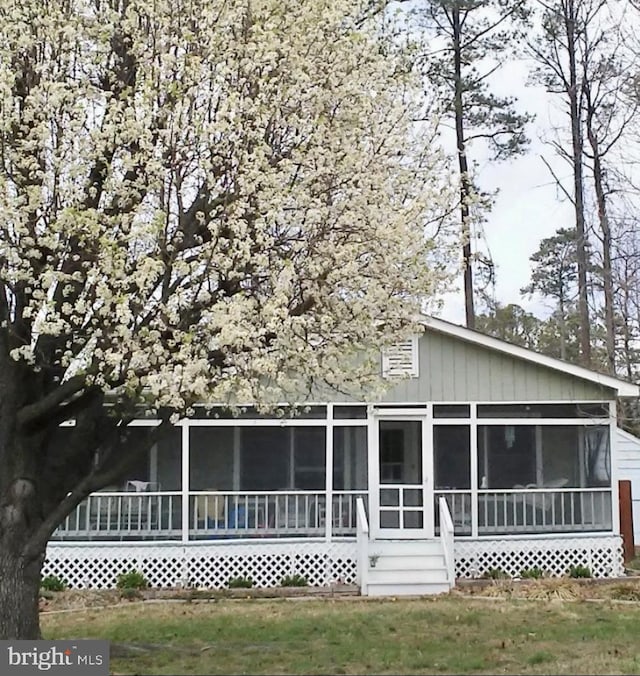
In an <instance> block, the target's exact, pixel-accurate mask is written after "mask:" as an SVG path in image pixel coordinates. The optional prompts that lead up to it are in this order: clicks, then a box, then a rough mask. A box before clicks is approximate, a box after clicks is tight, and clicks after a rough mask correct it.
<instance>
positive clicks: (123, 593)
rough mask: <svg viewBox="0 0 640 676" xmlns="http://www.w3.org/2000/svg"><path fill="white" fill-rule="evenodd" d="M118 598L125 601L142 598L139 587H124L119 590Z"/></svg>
mask: <svg viewBox="0 0 640 676" xmlns="http://www.w3.org/2000/svg"><path fill="white" fill-rule="evenodd" d="M120 598H121V599H124V600H125V601H137V600H138V599H141V598H142V594H141V593H140V590H139V589H134V588H133V587H125V588H123V589H121V590H120Z"/></svg>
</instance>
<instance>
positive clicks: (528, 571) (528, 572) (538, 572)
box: [520, 566, 544, 580]
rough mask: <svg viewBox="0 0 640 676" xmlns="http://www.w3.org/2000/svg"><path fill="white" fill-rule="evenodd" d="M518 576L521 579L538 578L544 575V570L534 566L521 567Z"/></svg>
mask: <svg viewBox="0 0 640 676" xmlns="http://www.w3.org/2000/svg"><path fill="white" fill-rule="evenodd" d="M520 577H521V578H522V579H523V580H539V579H541V578H543V577H544V570H542V568H538V567H537V566H534V567H533V568H523V569H522V570H521V571H520Z"/></svg>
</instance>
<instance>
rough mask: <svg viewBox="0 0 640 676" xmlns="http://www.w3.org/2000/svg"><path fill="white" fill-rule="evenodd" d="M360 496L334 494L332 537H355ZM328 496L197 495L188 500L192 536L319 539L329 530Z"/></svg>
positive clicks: (298, 493) (303, 493)
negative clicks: (303, 537)
mask: <svg viewBox="0 0 640 676" xmlns="http://www.w3.org/2000/svg"><path fill="white" fill-rule="evenodd" d="M362 495H363V494H362V492H361V491H335V492H334V493H333V494H332V500H331V533H332V534H333V535H355V532H356V499H357V498H358V497H359V496H362ZM326 520H327V497H326V493H324V492H322V493H321V492H310V491H278V492H275V493H274V492H268V491H254V492H251V493H247V492H241V491H215V492H212V491H197V492H192V493H191V494H190V499H189V531H190V535H191V537H195V538H216V537H225V536H232V537H244V536H246V537H251V536H261V537H280V536H296V535H306V536H319V535H324V534H325V533H326V530H327V523H326Z"/></svg>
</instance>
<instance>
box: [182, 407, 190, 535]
mask: <svg viewBox="0 0 640 676" xmlns="http://www.w3.org/2000/svg"><path fill="white" fill-rule="evenodd" d="M181 425H182V543H183V544H187V543H188V542H189V421H188V420H186V419H185V420H183V421H182V422H181Z"/></svg>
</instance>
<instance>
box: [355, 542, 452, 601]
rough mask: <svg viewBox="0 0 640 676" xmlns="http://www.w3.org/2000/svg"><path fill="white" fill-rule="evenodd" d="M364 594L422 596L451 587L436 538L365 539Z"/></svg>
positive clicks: (441, 551) (439, 592) (437, 592)
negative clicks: (365, 584)
mask: <svg viewBox="0 0 640 676" xmlns="http://www.w3.org/2000/svg"><path fill="white" fill-rule="evenodd" d="M368 564H369V568H368V571H367V589H366V594H367V595H368V596H422V595H427V594H442V593H446V592H448V591H449V590H450V589H451V585H450V584H449V582H448V581H447V569H446V565H445V559H444V552H443V549H442V543H441V542H440V540H439V539H438V540H410V541H407V540H373V541H370V542H369V562H368Z"/></svg>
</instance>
